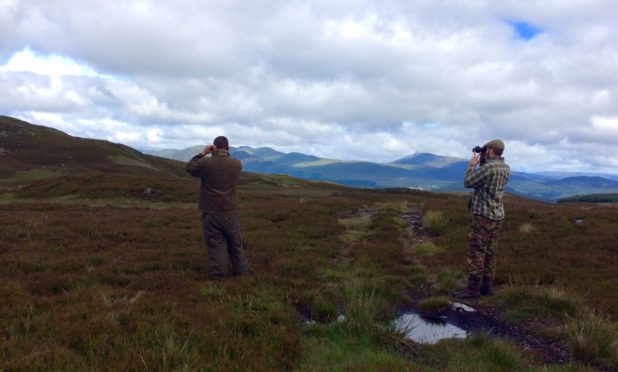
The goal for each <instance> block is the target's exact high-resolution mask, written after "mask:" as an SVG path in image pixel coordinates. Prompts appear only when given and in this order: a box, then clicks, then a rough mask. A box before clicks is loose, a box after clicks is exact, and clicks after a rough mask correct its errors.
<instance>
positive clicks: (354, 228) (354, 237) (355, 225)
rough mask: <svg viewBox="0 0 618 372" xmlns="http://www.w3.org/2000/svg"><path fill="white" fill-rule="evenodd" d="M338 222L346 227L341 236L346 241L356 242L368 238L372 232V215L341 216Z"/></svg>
mask: <svg viewBox="0 0 618 372" xmlns="http://www.w3.org/2000/svg"><path fill="white" fill-rule="evenodd" d="M338 222H339V224H340V225H341V226H343V227H345V232H344V233H343V234H341V235H340V236H339V238H340V239H341V240H342V241H343V242H344V243H348V244H352V243H356V242H358V241H360V240H363V239H364V238H366V237H367V236H368V235H369V233H370V232H369V231H368V229H369V225H370V224H371V215H363V216H359V217H350V218H341V219H339V220H338Z"/></svg>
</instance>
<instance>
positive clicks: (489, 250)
mask: <svg viewBox="0 0 618 372" xmlns="http://www.w3.org/2000/svg"><path fill="white" fill-rule="evenodd" d="M485 147H486V151H484V152H481V153H480V154H476V153H474V154H473V156H472V159H470V165H469V166H468V170H467V171H466V176H465V178H464V186H465V187H468V188H474V194H473V196H472V199H471V200H470V204H469V212H470V215H471V216H472V221H471V223H470V233H469V235H468V247H469V252H468V259H467V261H468V270H469V276H468V287H467V288H465V289H462V290H460V291H455V292H453V296H455V297H457V298H478V297H479V296H480V295H486V296H491V295H493V294H494V291H493V281H494V277H495V275H496V251H497V248H498V236H499V234H500V228H501V227H502V221H503V220H504V205H503V204H502V195H504V186H505V185H506V183H507V181H508V180H509V174H510V168H509V166H508V165H506V163H505V162H504V158H503V157H502V153H503V152H504V142H502V141H501V140H499V139H495V140H493V141H489V142H487V143H486V144H485ZM483 158H484V162H483V161H481V160H482V159H483ZM479 164H481V165H480V166H479V167H478V168H477V165H479Z"/></svg>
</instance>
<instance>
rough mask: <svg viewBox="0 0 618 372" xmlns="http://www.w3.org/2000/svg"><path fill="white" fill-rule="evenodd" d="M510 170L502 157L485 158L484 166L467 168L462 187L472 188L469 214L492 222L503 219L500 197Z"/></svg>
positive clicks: (502, 206)
mask: <svg viewBox="0 0 618 372" xmlns="http://www.w3.org/2000/svg"><path fill="white" fill-rule="evenodd" d="M509 174H510V168H509V166H508V165H507V164H505V163H504V158H502V157H492V158H487V160H486V162H485V164H484V165H482V166H480V167H479V168H476V167H475V166H474V165H470V166H468V170H467V171H466V176H465V178H464V186H465V187H467V188H474V195H473V196H472V200H471V201H470V213H472V214H478V215H481V216H484V217H487V218H489V219H491V220H494V221H500V220H503V219H504V205H503V204H502V195H504V186H505V185H506V183H507V181H508V180H509Z"/></svg>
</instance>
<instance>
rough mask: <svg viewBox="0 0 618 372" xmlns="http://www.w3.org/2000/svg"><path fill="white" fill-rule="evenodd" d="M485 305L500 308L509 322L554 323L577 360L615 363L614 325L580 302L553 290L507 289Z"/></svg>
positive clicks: (616, 339)
mask: <svg viewBox="0 0 618 372" xmlns="http://www.w3.org/2000/svg"><path fill="white" fill-rule="evenodd" d="M489 303H491V304H494V305H496V306H498V307H500V308H502V309H503V310H504V315H505V319H506V320H508V321H510V322H518V321H521V320H537V321H542V322H546V321H547V320H550V321H552V322H553V323H554V324H557V325H558V327H559V328H558V329H557V334H556V335H555V337H556V336H557V337H566V339H567V340H568V341H569V344H570V345H571V348H572V350H573V353H574V355H575V356H576V357H578V358H580V359H583V360H585V361H589V362H590V361H594V362H602V363H605V364H609V365H612V364H613V365H616V364H617V363H618V328H617V327H616V324H614V323H612V322H611V321H609V320H608V319H607V318H605V317H603V316H599V315H598V314H596V313H595V312H594V311H593V310H591V309H590V308H588V307H587V306H585V305H584V304H583V301H582V299H578V298H577V297H574V296H573V295H569V294H567V293H566V292H564V291H560V290H557V289H555V288H543V287H511V288H507V289H504V290H502V291H500V292H499V293H498V294H497V295H496V296H495V297H494V298H492V299H490V300H489ZM538 331H539V332H542V331H543V329H538ZM554 333H555V332H554Z"/></svg>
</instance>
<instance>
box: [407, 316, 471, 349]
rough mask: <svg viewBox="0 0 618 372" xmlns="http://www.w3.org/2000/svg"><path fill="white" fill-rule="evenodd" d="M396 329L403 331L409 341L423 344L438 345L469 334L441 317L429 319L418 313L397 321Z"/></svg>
mask: <svg viewBox="0 0 618 372" xmlns="http://www.w3.org/2000/svg"><path fill="white" fill-rule="evenodd" d="M395 328H396V329H397V330H400V331H403V332H405V334H406V337H407V338H408V339H409V340H412V341H415V342H418V343H421V344H436V343H438V342H439V341H440V340H444V339H446V338H466V337H468V332H467V331H466V330H465V329H462V328H459V327H457V326H455V325H453V324H450V323H448V322H447V321H446V320H444V319H442V318H441V317H436V318H427V317H423V316H421V315H419V314H417V313H413V312H410V313H404V314H402V315H401V316H400V317H399V318H397V319H395Z"/></svg>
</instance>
